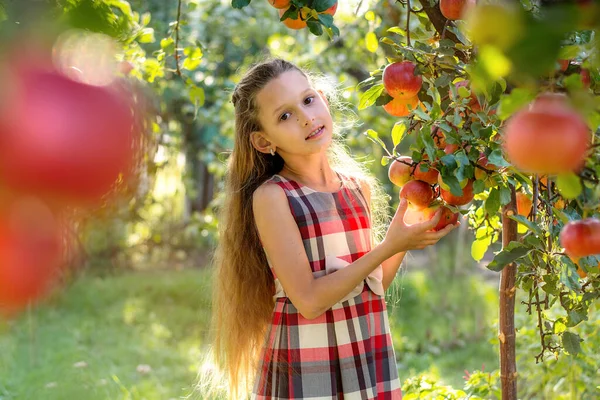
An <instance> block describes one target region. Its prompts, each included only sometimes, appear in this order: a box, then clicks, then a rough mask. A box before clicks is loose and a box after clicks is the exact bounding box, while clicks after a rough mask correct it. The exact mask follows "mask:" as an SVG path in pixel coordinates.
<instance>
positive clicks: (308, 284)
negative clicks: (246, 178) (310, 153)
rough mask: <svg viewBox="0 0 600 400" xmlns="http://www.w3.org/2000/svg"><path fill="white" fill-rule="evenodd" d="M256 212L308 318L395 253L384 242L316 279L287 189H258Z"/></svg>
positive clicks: (279, 269)
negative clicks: (347, 263) (343, 266)
mask: <svg viewBox="0 0 600 400" xmlns="http://www.w3.org/2000/svg"><path fill="white" fill-rule="evenodd" d="M253 211H254V218H255V221H256V226H257V228H258V232H259V235H260V238H261V241H262V243H263V246H264V247H265V250H266V252H267V254H268V255H269V259H270V261H271V264H272V266H273V268H274V270H275V273H276V274H277V277H278V279H279V281H280V282H281V285H282V286H283V288H284V289H285V292H286V294H287V296H288V297H289V298H290V300H291V301H292V303H293V304H294V306H295V307H296V308H297V309H298V310H299V311H300V313H301V314H302V315H303V316H304V317H305V318H309V319H311V318H316V317H318V316H319V315H321V314H323V312H325V311H326V310H327V309H329V308H331V307H332V306H333V305H334V304H336V303H337V302H339V301H340V300H341V299H342V298H344V297H345V296H346V295H347V294H348V293H350V292H351V291H352V290H353V289H354V288H355V287H356V286H357V285H358V284H359V283H360V282H362V281H363V280H364V279H365V277H366V276H368V275H369V274H370V273H371V272H372V271H373V270H374V269H375V268H377V266H378V265H379V264H381V262H382V261H383V260H385V259H387V258H388V257H389V256H390V255H391V253H392V252H391V250H389V248H388V247H386V246H384V245H380V246H378V247H376V248H374V249H373V250H372V251H371V252H369V253H367V254H365V255H364V256H363V257H361V258H360V259H358V260H357V261H355V262H354V263H352V264H350V265H348V266H346V267H345V268H342V269H340V270H338V271H336V272H335V273H333V274H329V275H325V276H323V277H320V278H318V279H315V278H314V277H313V274H312V271H311V268H310V264H309V260H308V257H307V255H306V250H305V249H304V245H303V242H302V237H301V235H300V231H299V230H298V226H297V225H296V221H295V220H294V217H293V216H292V214H291V212H290V209H289V205H288V201H287V197H286V195H285V193H284V192H283V190H282V189H281V188H280V187H279V186H277V185H271V184H268V185H264V186H261V187H260V188H258V189H257V190H256V192H255V193H254V197H253Z"/></svg>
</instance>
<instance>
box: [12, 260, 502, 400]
mask: <svg viewBox="0 0 600 400" xmlns="http://www.w3.org/2000/svg"><path fill="white" fill-rule="evenodd" d="M397 281H398V283H397V288H398V289H399V296H398V297H397V298H396V299H392V301H391V305H390V323H391V325H392V327H393V328H392V329H393V335H394V341H395V345H396V354H397V357H398V367H399V369H400V376H401V378H402V379H407V378H409V377H411V376H413V375H415V374H418V373H422V372H426V373H429V374H432V375H436V376H437V377H439V378H440V380H441V381H442V382H444V383H448V384H454V385H457V386H459V387H462V386H463V380H462V375H463V371H464V369H465V368H467V369H469V370H473V369H475V368H477V369H479V368H481V364H485V365H486V370H488V368H487V366H488V363H490V364H493V365H490V366H489V370H491V369H494V368H496V366H497V362H496V361H495V357H497V356H496V349H495V348H494V346H492V345H490V344H489V343H488V342H487V339H486V338H488V337H491V336H493V334H491V332H492V329H493V328H492V327H491V325H490V324H492V323H491V322H490V319H489V318H488V317H485V318H482V320H481V326H480V327H477V326H475V325H472V324H471V323H470V322H469V320H470V319H473V315H472V314H470V313H472V312H473V307H470V306H469V307H467V306H465V305H463V306H460V304H461V303H460V301H459V300H460V297H461V296H462V297H464V292H465V291H464V290H462V292H461V291H459V292H458V293H457V294H456V295H452V296H445V300H443V299H442V297H444V296H441V294H442V293H440V292H437V293H436V292H435V287H432V286H431V285H434V284H435V281H431V280H427V279H425V277H424V275H422V274H419V273H415V274H409V275H406V276H404V277H401V278H399V279H398V280H397ZM469 282H470V283H469V285H471V286H469V287H471V288H472V289H473V294H472V296H474V297H473V299H476V301H478V303H477V304H480V305H483V306H482V307H484V308H483V309H482V313H484V314H485V313H487V311H485V310H487V309H488V307H492V308H493V307H494V304H493V301H492V302H491V303H490V301H489V299H487V297H486V296H488V295H489V294H488V292H487V290H488V289H485V288H484V287H483V286H481V282H478V281H475V280H474V281H472V282H471V281H469ZM463 288H464V286H463ZM489 290H491V291H492V292H493V290H494V289H493V288H490V289H489ZM432 293H434V294H432ZM440 296H441V297H440ZM492 297H493V296H492ZM473 299H469V301H470V302H471V303H473V301H474V300H473ZM486 299H487V300H486ZM442 300H443V301H445V302H446V304H445V305H444V306H443V307H442V305H441V304H442V303H441V302H442ZM463 300H464V299H463ZM455 303H456V304H457V305H459V306H457V307H454V306H452V304H455ZM488 303H489V304H488ZM486 304H487V305H486ZM209 306H210V279H209V274H208V271H206V270H184V271H162V272H143V273H125V274H121V275H117V276H106V277H97V276H84V277H82V278H80V279H78V280H77V281H76V282H75V283H74V284H72V285H71V286H70V287H68V288H67V289H66V290H65V291H63V292H61V293H59V294H57V295H56V296H54V298H52V299H51V300H50V301H49V302H48V303H46V304H45V305H43V306H42V307H39V308H37V309H35V310H32V311H30V312H28V313H24V314H23V315H22V316H21V317H20V318H19V319H17V320H15V321H12V322H11V323H10V324H7V325H5V326H4V329H3V332H2V333H0V354H2V358H1V359H0V400H16V399H20V400H21V399H22V400H25V399H26V400H30V399H44V400H59V399H60V400H71V399H77V400H79V399H85V400H96V399H98V400H100V399H102V400H104V399H111V400H113V399H132V400H133V399H148V400H154V399H157V400H158V399H160V400H168V399H179V398H181V397H184V396H186V395H188V394H190V392H191V387H192V386H193V384H194V381H195V379H196V374H197V371H198V369H199V367H200V365H199V364H200V360H201V358H202V349H203V346H204V345H206V340H207V330H208V326H209V325H208V324H209V313H210V312H209ZM482 315H483V314H482ZM486 315H487V314H486ZM495 315H496V314H495V311H493V312H492V316H494V317H495ZM492 325H493V324H492ZM477 329H481V330H482V331H481V332H479V333H478V336H477V340H474V339H473V337H474V336H472V335H470V334H471V333H473V332H475V331H476V330H477Z"/></svg>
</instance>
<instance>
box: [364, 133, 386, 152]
mask: <svg viewBox="0 0 600 400" xmlns="http://www.w3.org/2000/svg"><path fill="white" fill-rule="evenodd" d="M364 134H365V135H366V136H367V137H368V138H369V139H371V141H373V142H374V143H377V144H379V145H381V147H383V148H384V149H385V148H386V146H385V143H384V142H383V140H381V139H380V138H379V134H378V133H377V132H376V131H374V130H373V129H368V130H367V131H366V132H365V133H364Z"/></svg>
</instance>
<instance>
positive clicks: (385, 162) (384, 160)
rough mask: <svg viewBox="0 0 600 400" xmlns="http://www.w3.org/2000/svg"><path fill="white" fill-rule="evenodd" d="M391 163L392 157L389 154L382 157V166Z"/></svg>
mask: <svg viewBox="0 0 600 400" xmlns="http://www.w3.org/2000/svg"><path fill="white" fill-rule="evenodd" d="M389 163H390V158H389V157H388V156H383V157H381V165H382V166H384V167H385V166H386V165H388V164H389Z"/></svg>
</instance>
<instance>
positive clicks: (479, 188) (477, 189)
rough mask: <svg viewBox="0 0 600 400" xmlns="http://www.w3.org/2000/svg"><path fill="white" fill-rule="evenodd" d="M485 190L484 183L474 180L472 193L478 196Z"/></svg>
mask: <svg viewBox="0 0 600 400" xmlns="http://www.w3.org/2000/svg"><path fill="white" fill-rule="evenodd" d="M484 190H485V182H484V181H480V180H476V181H475V182H473V193H475V194H478V193H481V192H483V191H484Z"/></svg>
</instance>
